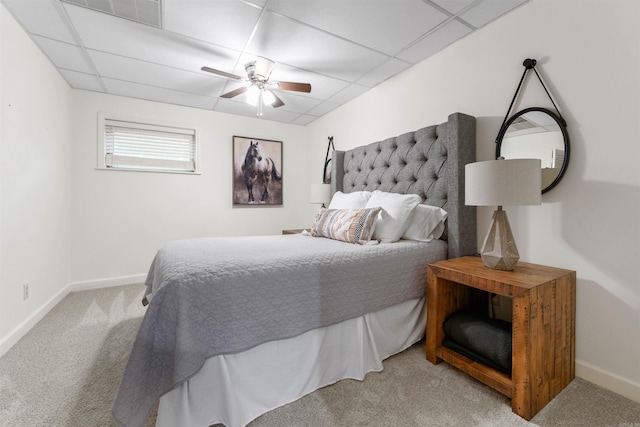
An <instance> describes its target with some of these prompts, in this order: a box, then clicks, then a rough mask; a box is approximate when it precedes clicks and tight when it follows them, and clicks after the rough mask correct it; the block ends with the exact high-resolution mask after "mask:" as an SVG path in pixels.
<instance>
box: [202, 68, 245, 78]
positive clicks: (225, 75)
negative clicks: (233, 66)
mask: <svg viewBox="0 0 640 427" xmlns="http://www.w3.org/2000/svg"><path fill="white" fill-rule="evenodd" d="M201 70H202V71H206V72H208V73H213V74H217V75H219V76H222V77H226V78H228V79H234V80H242V77H240V76H236V75H235V74H231V73H227V72H225V71H220V70H216V69H215V68H210V67H202V68H201Z"/></svg>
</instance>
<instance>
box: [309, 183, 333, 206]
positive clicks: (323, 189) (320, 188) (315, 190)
mask: <svg viewBox="0 0 640 427" xmlns="http://www.w3.org/2000/svg"><path fill="white" fill-rule="evenodd" d="M309 198H310V199H311V200H310V202H311V203H315V204H318V205H319V204H322V207H323V208H324V207H325V204H328V203H329V202H330V201H331V184H311V190H310V191H309Z"/></svg>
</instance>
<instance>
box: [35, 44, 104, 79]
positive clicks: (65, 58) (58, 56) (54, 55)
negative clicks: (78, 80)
mask: <svg viewBox="0 0 640 427" xmlns="http://www.w3.org/2000/svg"><path fill="white" fill-rule="evenodd" d="M33 41H35V42H36V44H37V45H38V46H40V49H42V51H43V52H45V54H46V55H47V56H48V57H49V59H50V60H51V62H53V64H54V65H55V66H56V67H58V68H61V69H64V70H73V71H79V72H81V73H91V74H93V73H94V70H93V68H91V65H89V63H87V60H86V58H85V56H84V53H83V51H82V48H81V47H79V46H76V45H73V44H69V43H64V42H59V41H56V40H51V39H47V38H44V37H40V36H34V37H33Z"/></svg>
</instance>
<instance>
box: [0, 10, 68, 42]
mask: <svg viewBox="0 0 640 427" xmlns="http://www.w3.org/2000/svg"><path fill="white" fill-rule="evenodd" d="M3 2H4V3H5V4H6V6H7V9H9V11H10V12H11V13H12V14H13V15H14V16H15V17H16V19H17V20H18V22H20V23H21V24H22V26H23V28H24V29H25V30H26V31H27V32H29V33H31V34H35V35H38V36H42V37H48V38H51V39H55V40H60V41H63V42H66V43H76V40H75V38H74V37H73V34H72V33H71V31H69V27H68V26H67V25H66V24H65V20H64V19H63V14H62V13H61V12H62V10H61V8H62V6H61V5H60V3H59V2H57V1H56V0H3Z"/></svg>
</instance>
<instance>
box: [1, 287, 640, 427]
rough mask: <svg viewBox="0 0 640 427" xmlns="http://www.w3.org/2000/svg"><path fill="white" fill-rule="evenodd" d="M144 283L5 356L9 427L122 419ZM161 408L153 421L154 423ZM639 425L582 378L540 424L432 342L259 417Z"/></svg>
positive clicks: (305, 421)
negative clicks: (124, 381)
mask: <svg viewBox="0 0 640 427" xmlns="http://www.w3.org/2000/svg"><path fill="white" fill-rule="evenodd" d="M142 292H143V287H142V286H141V285H132V286H121V287H117V288H107V289H100V290H94V291H83V292H76V293H72V294H70V295H69V296H67V297H66V298H65V299H64V300H63V301H62V302H61V303H60V304H58V305H57V306H56V307H55V308H54V309H53V310H52V311H51V312H50V313H49V314H47V316H46V317H45V318H44V319H43V320H42V321H41V322H40V323H38V324H37V325H36V326H35V327H34V328H33V329H32V330H31V331H30V332H29V333H28V334H27V335H26V336H25V337H24V338H23V339H22V340H20V342H18V343H17V344H16V345H15V346H14V347H13V348H12V349H11V350H10V351H9V352H7V354H5V355H4V356H3V357H2V358H0V426H78V427H80V426H82V427H86V426H113V425H115V424H114V423H113V421H112V419H111V412H110V411H111V403H112V400H113V397H114V395H115V393H116V390H117V387H118V384H119V381H120V376H121V375H122V371H123V369H124V365H125V363H126V360H127V356H128V352H129V350H130V348H131V345H132V342H133V339H134V337H135V334H136V331H137V329H138V327H139V325H140V321H141V318H142V316H143V314H144V308H143V307H142V305H141V304H140V300H141V298H142ZM154 421H155V415H154V414H152V415H151V416H150V417H149V420H148V422H147V425H148V426H152V425H153V423H154ZM535 425H539V426H617V427H640V403H636V402H633V401H631V400H629V399H626V398H624V397H621V396H619V395H617V394H615V393H612V392H610V391H607V390H604V389H602V388H600V387H598V386H595V385H593V384H591V383H589V382H587V381H584V380H581V379H576V380H574V381H573V382H572V383H571V384H570V385H569V386H568V387H567V388H566V389H565V390H563V391H562V393H560V395H559V396H557V397H556V398H555V399H554V400H553V401H552V402H551V403H550V404H549V405H547V407H545V408H544V409H543V410H542V411H541V412H540V413H539V414H538V415H537V416H536V417H534V418H533V419H532V420H531V422H527V421H525V420H523V419H522V418H520V417H518V416H517V415H515V414H513V413H512V412H511V404H510V401H509V399H507V398H506V397H504V396H502V395H500V394H499V393H497V392H494V391H493V390H491V389H490V388H488V387H486V386H484V385H483V384H480V383H478V382H477V381H475V380H473V379H471V378H470V377H468V376H467V375H465V374H463V373H461V372H459V371H457V370H456V369H454V368H451V367H450V366H448V365H447V364H446V363H441V364H439V365H437V366H434V365H432V364H430V363H429V362H427V361H426V359H425V357H424V342H420V343H418V344H416V345H414V346H413V347H411V348H409V349H408V350H406V351H404V352H402V353H401V354H398V355H396V356H393V357H391V358H389V359H387V360H386V361H385V362H384V371H383V372H380V373H370V374H368V375H367V376H366V378H365V380H364V381H355V380H344V381H340V382H339V383H337V384H334V385H332V386H329V387H325V388H323V389H321V390H318V391H316V392H315V393H312V394H310V395H308V396H306V397H304V398H302V399H300V400H298V401H296V402H294V403H292V404H289V405H286V406H284V407H282V408H278V409H276V410H274V411H271V412H269V413H267V414H265V415H263V416H262V417H260V418H258V419H256V420H255V421H253V422H252V423H251V424H250V426H251V427H276V426H277V427H282V426H313V427H316V426H321V427H325V426H326V427H335V426H535Z"/></svg>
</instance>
